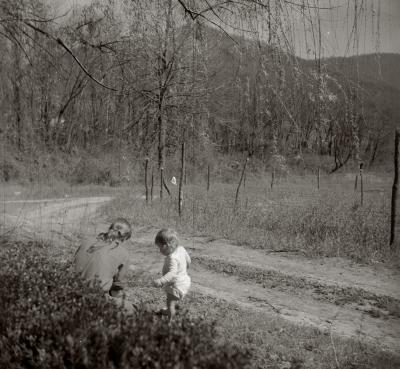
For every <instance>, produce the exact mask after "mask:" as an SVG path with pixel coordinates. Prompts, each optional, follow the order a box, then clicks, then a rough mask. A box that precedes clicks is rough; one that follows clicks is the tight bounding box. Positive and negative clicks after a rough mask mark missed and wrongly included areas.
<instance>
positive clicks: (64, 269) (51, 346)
mask: <svg viewBox="0 0 400 369" xmlns="http://www.w3.org/2000/svg"><path fill="white" fill-rule="evenodd" d="M37 246H38V245H35V244H33V243H30V244H22V243H13V244H11V243H10V242H8V241H7V240H2V241H0V276H1V280H2V283H1V285H0V332H2V334H1V336H0V367H1V368H8V369H17V368H18V369H19V368H40V369H47V368H49V369H50V368H52V369H53V368H82V369H85V368H88V369H89V368H96V369H103V368H104V369H108V368H123V369H125V368H232V369H233V368H240V367H244V366H245V365H246V361H247V359H246V358H245V355H244V354H243V353H240V352H237V351H236V350H234V349H233V348H230V347H218V346H215V345H214V336H215V330H214V327H213V325H210V324H209V323H207V322H205V321H202V320H193V319H191V318H190V317H188V316H183V317H182V318H180V319H179V320H177V321H176V322H175V323H174V324H172V325H171V326H168V324H167V322H166V321H165V320H163V319H161V318H158V317H156V316H155V315H154V314H152V313H151V312H148V311H145V310H143V311H141V312H139V313H137V314H136V315H132V316H128V315H126V314H125V313H124V311H123V310H122V308H117V307H116V306H115V305H114V304H113V303H112V302H111V301H109V300H107V299H106V298H105V297H104V296H103V293H102V291H101V290H100V289H99V288H89V287H88V286H86V285H85V284H84V283H82V282H81V281H80V280H79V278H76V276H75V275H74V274H73V273H72V272H71V271H70V268H69V265H67V264H66V263H61V262H57V261H56V260H53V261H52V260H48V258H47V257H46V254H47V252H48V250H46V249H47V247H46V246H43V245H40V244H39V246H40V247H37Z"/></svg>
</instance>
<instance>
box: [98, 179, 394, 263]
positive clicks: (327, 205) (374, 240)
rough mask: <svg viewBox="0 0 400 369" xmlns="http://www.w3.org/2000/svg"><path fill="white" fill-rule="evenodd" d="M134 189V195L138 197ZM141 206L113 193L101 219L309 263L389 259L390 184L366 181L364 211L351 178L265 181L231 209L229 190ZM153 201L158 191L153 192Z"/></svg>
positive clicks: (197, 190)
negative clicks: (296, 256) (180, 204)
mask: <svg viewBox="0 0 400 369" xmlns="http://www.w3.org/2000/svg"><path fill="white" fill-rule="evenodd" d="M141 190H142V189H140V190H139V191H141ZM172 190H173V191H172V196H171V197H168V196H167V194H165V192H164V200H163V202H162V203H161V202H160V201H159V199H158V198H157V199H155V200H154V201H153V203H152V204H150V205H148V206H146V204H145V201H144V199H143V197H140V196H138V195H137V194H136V195H135V194H133V193H132V192H121V194H120V195H119V196H118V197H117V198H116V199H115V201H113V202H112V203H111V204H109V205H108V206H107V208H106V210H105V212H106V214H108V215H110V216H112V217H114V216H117V215H118V216H120V215H124V216H126V217H128V218H129V219H130V220H132V221H133V222H134V223H135V224H141V225H149V224H151V225H154V226H160V227H162V226H173V227H176V228H178V229H179V231H180V232H183V233H189V234H193V235H195V234H196V235H208V236H212V237H215V238H226V239H230V240H232V241H234V242H236V243H239V244H242V245H247V246H248V247H252V248H262V249H268V250H275V251H277V250H278V251H279V250H287V251H299V252H302V253H304V254H306V255H308V256H310V257H318V256H340V257H347V258H351V259H353V260H356V261H359V262H377V261H379V262H382V261H388V260H392V259H393V254H392V253H391V251H390V248H389V246H388V243H389V212H390V183H389V181H388V179H387V178H380V177H375V176H369V177H368V176H367V177H366V179H365V193H364V204H363V206H361V205H360V195H359V192H355V191H354V177H352V176H347V177H346V176H342V177H339V176H336V177H329V176H328V177H324V178H323V179H322V182H321V189H320V190H318V189H317V188H316V184H315V178H314V177H291V178H285V179H281V180H280V181H279V182H278V183H277V184H276V185H275V186H274V189H273V191H271V189H270V187H269V179H268V178H265V179H264V180H255V179H253V180H251V181H247V184H246V187H245V188H244V189H242V190H241V194H240V200H239V205H238V207H237V209H236V211H235V210H234V194H235V190H236V185H235V184H213V185H212V187H211V190H210V191H209V192H207V191H206V189H205V186H204V185H203V186H200V185H190V186H187V187H185V188H184V209H183V216H182V218H181V219H180V218H179V217H178V211H177V188H176V187H173V188H172ZM157 194H158V189H157Z"/></svg>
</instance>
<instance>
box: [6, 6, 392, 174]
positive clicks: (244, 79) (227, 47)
mask: <svg viewBox="0 0 400 369" xmlns="http://www.w3.org/2000/svg"><path fill="white" fill-rule="evenodd" d="M217 3H218V2H217ZM0 4H1V5H0V48H1V50H2V58H1V60H0V81H1V88H0V96H1V99H0V112H1V119H0V140H1V143H2V146H3V148H4V149H3V154H4V155H3V158H4V159H3V162H2V164H1V165H2V168H3V170H2V177H3V179H5V180H8V179H12V178H13V177H15V178H16V177H18V173H20V174H21V172H23V171H24V168H25V169H26V168H27V167H29V168H30V170H31V169H32V168H36V167H37V166H41V165H42V164H43V162H46V160H47V159H48V160H50V159H51V160H50V161H54V163H53V164H54V166H55V167H58V169H57V170H58V172H59V175H60V176H64V177H65V176H66V175H68V172H69V171H71V170H72V169H71V168H73V170H78V171H79V170H83V171H85V170H87V166H89V167H90V165H91V163H90V160H92V159H90V158H103V157H104V155H105V154H109V162H108V163H106V162H105V161H104V160H103V161H102V165H104V168H103V169H104V171H105V172H104V176H105V177H107V168H106V167H107V165H109V164H110V165H116V164H115V163H118V164H117V165H118V166H119V167H120V166H121V162H123V161H124V160H128V159H127V158H129V160H130V161H132V160H137V161H138V162H142V161H143V160H144V158H145V157H150V158H151V159H152V160H153V161H154V162H155V163H157V165H158V167H163V166H165V165H168V161H169V160H170V158H173V157H174V156H175V154H177V151H178V150H179V148H180V145H181V143H182V142H183V141H185V142H187V143H188V150H187V152H188V160H189V162H190V163H191V164H192V165H193V166H202V165H205V164H206V163H207V162H208V161H210V160H212V159H213V158H215V155H223V156H226V155H228V156H233V157H235V156H237V154H238V153H239V154H240V155H241V156H242V155H245V154H247V155H249V156H253V157H254V158H257V160H259V161H260V162H261V163H263V165H265V167H266V168H268V167H271V166H274V167H275V166H277V167H280V168H281V169H282V170H285V167H286V166H287V163H288V162H289V163H292V162H301V161H304V157H306V156H307V155H312V156H316V155H318V156H320V157H322V158H324V159H323V161H324V163H326V166H325V169H326V170H327V171H328V172H329V171H332V172H333V171H336V170H338V169H340V168H342V167H343V166H345V165H346V164H347V163H350V162H351V161H352V160H353V159H354V160H355V162H357V161H359V160H363V161H365V163H366V164H368V165H374V164H384V163H385V161H386V160H387V157H388V156H387V155H388V152H387V151H388V150H387V147H388V145H389V144H390V143H391V134H392V131H393V127H394V126H395V125H396V124H397V123H398V122H399V121H400V108H399V105H398V101H399V99H400V89H399V85H398V75H399V74H398V73H397V72H396V68H397V69H398V65H400V56H399V55H394V54H387V55H386V54H379V55H374V56H359V57H351V58H345V59H343V58H342V59H316V60H313V61H306V60H302V59H299V58H297V57H295V56H294V55H293V54H291V52H290V47H287V46H285V40H284V32H283V31H282V29H281V27H279V22H280V19H281V18H280V12H284V9H281V8H279V7H277V6H275V7H272V6H271V8H268V9H266V8H265V6H264V7H262V8H260V9H262V10H263V11H264V13H265V17H266V18H265V19H266V22H267V23H266V24H267V26H268V37H267V38H264V39H260V38H256V37H253V36H251V35H250V36H246V37H245V36H244V35H240V34H239V33H231V34H228V33H227V32H226V30H225V29H221V28H219V27H215V26H213V22H212V21H211V22H210V21H209V20H207V19H204V18H202V17H201V16H195V14H203V13H201V12H200V10H197V13H195V12H194V10H193V9H195V6H196V5H194V4H195V3H192V2H190V1H189V2H182V1H175V0H169V1H158V0H152V1H148V2H140V1H139V2H130V1H126V2H121V3H118V4H117V5H116V4H114V2H112V1H110V2H105V1H94V2H93V3H92V4H91V5H89V6H84V7H80V8H75V9H74V10H73V11H71V12H70V13H69V14H68V15H67V16H66V17H63V18H62V21H58V19H57V18H56V17H54V16H52V15H51V12H50V9H49V8H48V7H47V6H45V5H44V4H43V3H41V2H40V1H33V0H18V1H15V2H12V1H5V0H2V1H1V2H0ZM197 4H200V2H199V3H197ZM237 4H238V5H235V7H236V8H235V11H236V12H237V13H239V12H240V14H244V13H243V12H244V10H243V9H244V8H243V6H245V5H246V4H247V2H246V1H243V2H242V3H241V2H238V3H237ZM240 4H242V5H240ZM268 4H269V3H268ZM189 5H190V6H191V7H190V6H189ZM217 5H218V4H217ZM217 5H215V8H213V9H212V10H213V11H215V12H218V11H220V12H223V10H221V9H220V8H219V7H217ZM240 6H242V7H241V8H240ZM221 8H222V6H221ZM260 9H258V10H257V9H256V8H255V9H254V11H259V10H260ZM208 10H209V9H208ZM231 10H232V9H231ZM232 12H233V10H232ZM248 12H250V10H248ZM204 14H205V13H204ZM220 14H222V13H218V15H220ZM282 14H283V13H282ZM389 65H390V66H391V67H390V68H389V67H388V66H389ZM392 75H393V78H391V76H392ZM396 78H397V79H396ZM396 81H397V82H396ZM242 153H244V154H242ZM78 154H79V156H80V157H82V155H84V156H86V157H87V158H89V159H88V162H87V163H85V164H82V160H81V159H79V160H78V159H77V160H75V161H74V159H73V158H74V157H76V156H78ZM44 158H47V159H46V160H45V159H44ZM49 158H50V159H49ZM57 158H60V162H65V161H68V160H69V161H71V163H72V164H71V165H72V166H71V167H68V168H66V169H65V170H63V168H60V165H59V162H58V161H57V160H58V159H57ZM133 158H134V159H133ZM48 160H47V161H48ZM93 160H95V159H93ZM57 163H58V164H57ZM113 163H114V164H113ZM92 164H93V163H92ZM97 164H98V163H97ZM46 165H49V164H46ZM79 165H80V166H82V165H83V169H82V168H80V169H79ZM93 165H95V164H93ZM77 168H78V169H77ZM32 171H34V169H32ZM120 172H121V170H120ZM31 177H32V176H31ZM31 179H32V178H31Z"/></svg>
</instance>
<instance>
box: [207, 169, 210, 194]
mask: <svg viewBox="0 0 400 369" xmlns="http://www.w3.org/2000/svg"><path fill="white" fill-rule="evenodd" d="M208 191H210V166H209V165H208V166H207V192H208Z"/></svg>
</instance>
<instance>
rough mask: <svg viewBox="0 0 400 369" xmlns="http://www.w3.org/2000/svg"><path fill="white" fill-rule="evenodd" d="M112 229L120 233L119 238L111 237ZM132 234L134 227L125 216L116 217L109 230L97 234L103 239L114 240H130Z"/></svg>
mask: <svg viewBox="0 0 400 369" xmlns="http://www.w3.org/2000/svg"><path fill="white" fill-rule="evenodd" d="M110 231H116V232H117V233H118V236H117V238H114V237H113V238H111V237H110V233H111V232H110ZM131 236H132V228H131V225H130V224H129V222H128V221H127V220H126V219H125V218H117V219H115V220H114V221H113V222H112V223H111V225H110V227H109V228H108V231H107V232H103V233H99V235H98V236H97V237H98V238H100V239H102V240H103V241H107V240H110V241H113V240H114V239H118V240H120V241H126V240H129V238H131Z"/></svg>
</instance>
